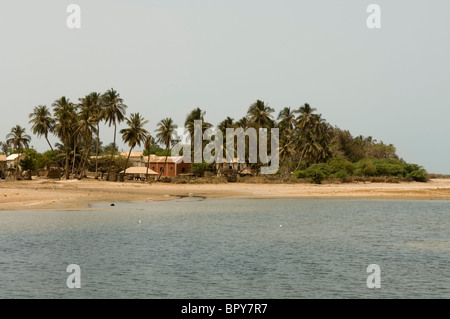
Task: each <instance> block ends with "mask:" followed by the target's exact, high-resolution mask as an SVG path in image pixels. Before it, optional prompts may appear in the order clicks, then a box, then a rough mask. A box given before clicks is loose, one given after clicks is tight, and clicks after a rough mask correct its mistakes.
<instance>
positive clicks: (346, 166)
mask: <svg viewBox="0 0 450 319" xmlns="http://www.w3.org/2000/svg"><path fill="white" fill-rule="evenodd" d="M327 164H328V167H329V170H330V172H331V173H332V174H335V173H337V172H340V171H343V172H346V173H347V174H349V175H351V174H353V172H354V170H355V167H354V165H353V163H352V162H350V161H348V160H346V159H345V158H342V157H335V158H331V159H329V160H328V162H327Z"/></svg>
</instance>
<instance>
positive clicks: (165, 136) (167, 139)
mask: <svg viewBox="0 0 450 319" xmlns="http://www.w3.org/2000/svg"><path fill="white" fill-rule="evenodd" d="M177 127H178V126H177V125H176V124H174V123H173V120H172V119H171V118H170V117H167V118H165V119H163V120H161V121H160V122H159V123H158V124H157V128H156V132H157V134H156V138H157V140H158V142H159V143H161V144H163V145H165V146H166V158H165V160H164V166H163V167H162V169H161V170H160V172H159V176H158V180H160V179H161V175H162V173H163V171H164V169H165V167H166V164H167V157H168V156H169V148H170V144H171V142H172V136H173V134H174V133H175V130H176V129H177Z"/></svg>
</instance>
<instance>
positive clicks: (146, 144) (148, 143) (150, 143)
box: [144, 134, 155, 181]
mask: <svg viewBox="0 0 450 319" xmlns="http://www.w3.org/2000/svg"><path fill="white" fill-rule="evenodd" d="M154 142H155V141H154V138H153V137H152V136H151V135H150V134H148V135H147V137H146V138H145V142H144V149H146V150H147V171H146V174H145V180H146V181H148V170H149V168H150V149H151V148H152V146H153V144H154Z"/></svg>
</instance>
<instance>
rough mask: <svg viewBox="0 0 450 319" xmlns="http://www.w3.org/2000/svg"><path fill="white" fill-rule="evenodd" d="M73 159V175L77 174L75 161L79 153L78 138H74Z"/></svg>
mask: <svg viewBox="0 0 450 319" xmlns="http://www.w3.org/2000/svg"><path fill="white" fill-rule="evenodd" d="M73 144H74V146H73V161H72V175H74V174H75V161H76V155H77V140H76V138H74V139H73Z"/></svg>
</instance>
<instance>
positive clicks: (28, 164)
mask: <svg viewBox="0 0 450 319" xmlns="http://www.w3.org/2000/svg"><path fill="white" fill-rule="evenodd" d="M19 165H20V167H22V170H24V171H33V170H35V169H36V162H35V160H33V158H31V156H28V155H27V156H25V158H24V159H21V160H20V162H19Z"/></svg>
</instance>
